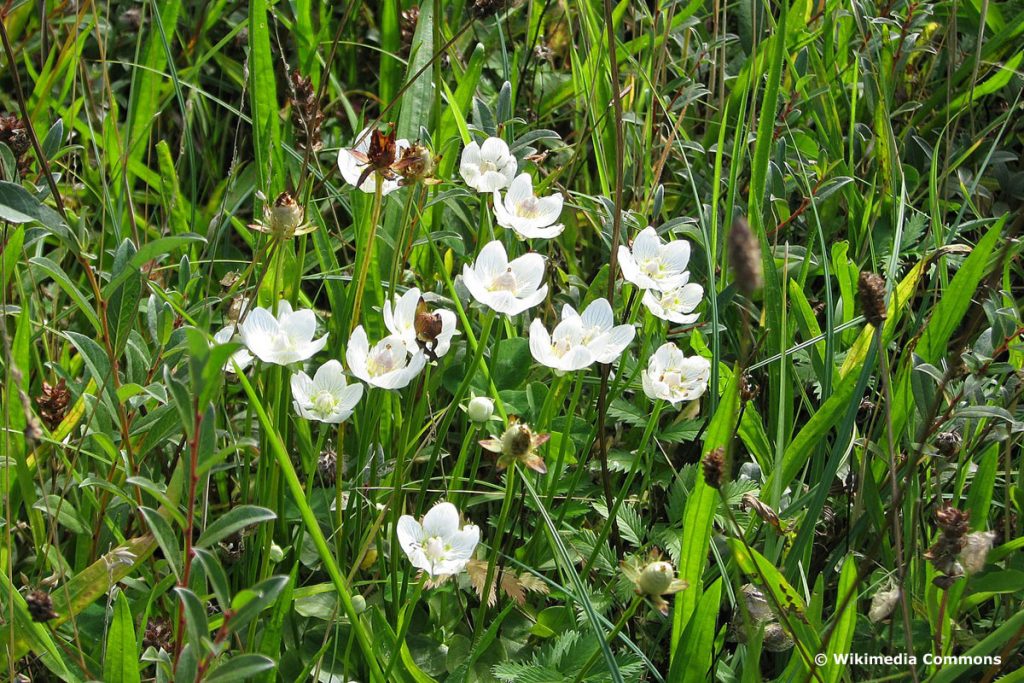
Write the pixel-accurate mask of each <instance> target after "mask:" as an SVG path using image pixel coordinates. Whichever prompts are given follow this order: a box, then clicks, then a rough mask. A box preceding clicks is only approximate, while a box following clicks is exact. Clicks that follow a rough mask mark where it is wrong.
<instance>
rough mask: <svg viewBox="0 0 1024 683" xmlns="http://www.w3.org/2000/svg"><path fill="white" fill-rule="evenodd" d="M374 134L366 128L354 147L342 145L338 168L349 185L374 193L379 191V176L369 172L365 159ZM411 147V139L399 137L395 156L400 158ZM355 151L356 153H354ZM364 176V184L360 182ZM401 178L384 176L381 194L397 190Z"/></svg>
mask: <svg viewBox="0 0 1024 683" xmlns="http://www.w3.org/2000/svg"><path fill="white" fill-rule="evenodd" d="M372 134H373V131H371V130H370V129H369V128H364V129H363V130H362V131H361V132H360V133H359V135H357V136H356V144H355V146H354V147H351V148H349V147H342V148H341V149H340V150H339V151H338V170H339V171H341V177H342V178H344V179H345V182H346V183H348V184H349V185H355V186H356V187H358V188H359V189H360V190H362V191H363V192H366V193H369V194H372V193H374V192H376V191H377V178H376V177H375V174H373V173H367V174H366V175H365V177H363V176H364V172H365V171H366V162H365V161H364V160H363V158H365V156H366V153H367V152H369V151H370V137H371V135H372ZM408 147H409V141H408V140H406V139H405V138H398V139H397V140H395V158H396V159H397V158H400V157H401V156H402V152H403V151H405V150H406V149H407V148H408ZM353 152H355V154H353ZM360 178H363V182H362V184H360V183H359V179H360ZM399 180H400V178H398V177H395V178H393V179H392V178H384V179H383V180H382V181H381V190H380V191H381V194H382V195H388V194H391V193H392V192H394V191H395V190H397V189H398V188H399V187H400V185H399V182H398V181H399Z"/></svg>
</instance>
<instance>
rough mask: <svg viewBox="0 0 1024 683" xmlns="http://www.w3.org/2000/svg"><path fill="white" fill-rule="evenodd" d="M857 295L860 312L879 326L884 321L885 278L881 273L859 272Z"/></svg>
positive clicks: (870, 321)
mask: <svg viewBox="0 0 1024 683" xmlns="http://www.w3.org/2000/svg"><path fill="white" fill-rule="evenodd" d="M857 297H858V298H859V299H860V307H861V312H862V313H863V314H864V317H865V318H866V319H867V321H868V322H869V323H871V324H872V325H874V326H875V327H881V325H882V323H883V322H885V316H886V310H885V280H884V279H883V278H882V276H881V275H876V274H875V273H871V272H868V271H864V272H862V273H861V274H860V279H859V280H858V283H857Z"/></svg>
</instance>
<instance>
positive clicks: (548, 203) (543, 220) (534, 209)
mask: <svg viewBox="0 0 1024 683" xmlns="http://www.w3.org/2000/svg"><path fill="white" fill-rule="evenodd" d="M562 203H563V199H562V194H561V193H560V192H556V193H554V194H552V195H548V196H547V197H538V196H537V195H535V194H534V193H533V178H531V177H530V174H529V173H520V174H519V175H518V176H516V179H515V180H513V181H512V184H511V185H509V188H508V192H506V193H505V197H504V199H502V197H501V195H500V194H499V193H498V192H497V191H496V192H495V193H494V216H495V218H497V219H498V225H500V226H501V227H503V228H508V229H510V230H515V231H516V234H518V235H519V236H520V237H525V238H538V239H551V238H552V237H558V236H559V235H561V234H562V231H563V230H565V226H564V225H555V222H556V221H557V220H558V217H559V216H560V215H561V214H562Z"/></svg>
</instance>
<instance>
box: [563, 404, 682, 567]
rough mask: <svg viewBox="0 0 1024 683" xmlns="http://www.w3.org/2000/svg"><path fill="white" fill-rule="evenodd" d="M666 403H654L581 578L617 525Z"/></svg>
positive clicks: (592, 565) (591, 565)
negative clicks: (620, 508) (621, 509)
mask: <svg viewBox="0 0 1024 683" xmlns="http://www.w3.org/2000/svg"><path fill="white" fill-rule="evenodd" d="M664 405H665V402H664V401H662V400H661V399H658V400H657V401H656V402H655V403H654V409H653V410H652V411H651V417H650V419H648V420H647V427H646V428H645V429H644V435H643V438H642V439H641V440H640V446H639V447H638V448H637V449H636V455H635V457H634V458H633V462H632V464H631V465H630V466H629V474H628V475H627V476H626V483H625V484H623V485H622V489H621V490H620V491H619V495H618V496H616V497H615V498H614V501H615V502H614V503H612V506H611V508H609V510H608V519H606V520H605V523H604V525H603V526H602V527H601V533H600V534H598V536H597V542H596V543H595V544H594V552H593V553H591V555H590V557H589V558H587V562H586V564H585V565H583V571H581V572H580V576H586V575H587V574H589V573H590V570H591V569H592V568H593V567H594V561H595V560H596V559H597V555H598V551H600V549H601V548H602V547H603V546H604V542H605V540H607V538H608V536H609V534H611V530H612V528H613V527H614V525H615V518H616V516H617V515H618V513H619V507H620V506H621V505H622V501H624V500H625V499H626V494H627V493H628V492H629V489H630V486H632V485H633V479H634V478H635V477H636V473H637V472H639V471H640V461H641V460H643V457H644V453H646V452H647V445H648V443H649V442H650V440H651V435H652V434H654V428H655V426H657V424H658V418H659V417H660V416H661V409H662V407H664Z"/></svg>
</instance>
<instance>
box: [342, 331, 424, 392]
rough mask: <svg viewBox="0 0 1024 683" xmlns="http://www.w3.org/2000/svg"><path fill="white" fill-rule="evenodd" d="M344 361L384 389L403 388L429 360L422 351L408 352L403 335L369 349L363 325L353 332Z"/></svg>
mask: <svg viewBox="0 0 1024 683" xmlns="http://www.w3.org/2000/svg"><path fill="white" fill-rule="evenodd" d="M345 360H346V361H348V367H349V369H350V370H351V371H352V374H353V375H355V376H356V377H358V378H359V379H361V380H363V381H364V382H366V383H367V384H369V385H372V386H375V387H380V388H381V389H401V388H402V387H404V386H406V385H407V384H408V383H409V382H411V381H412V378H413V377H415V376H416V375H418V374H419V373H420V370H422V369H423V366H424V365H426V362H427V361H426V358H425V357H424V356H423V352H422V351H416V352H415V353H409V351H408V349H406V348H405V342H404V341H402V338H401V337H399V336H397V335H394V334H393V335H390V336H388V337H384V339H381V340H380V341H379V342H377V343H376V344H375V345H374V346H373V348H370V344H369V342H368V341H367V339H366V330H364V329H363V326H362V325H360V326H359V327H357V328H356V329H354V330H353V331H352V336H351V337H350V338H349V340H348V349H346V350H345Z"/></svg>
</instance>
